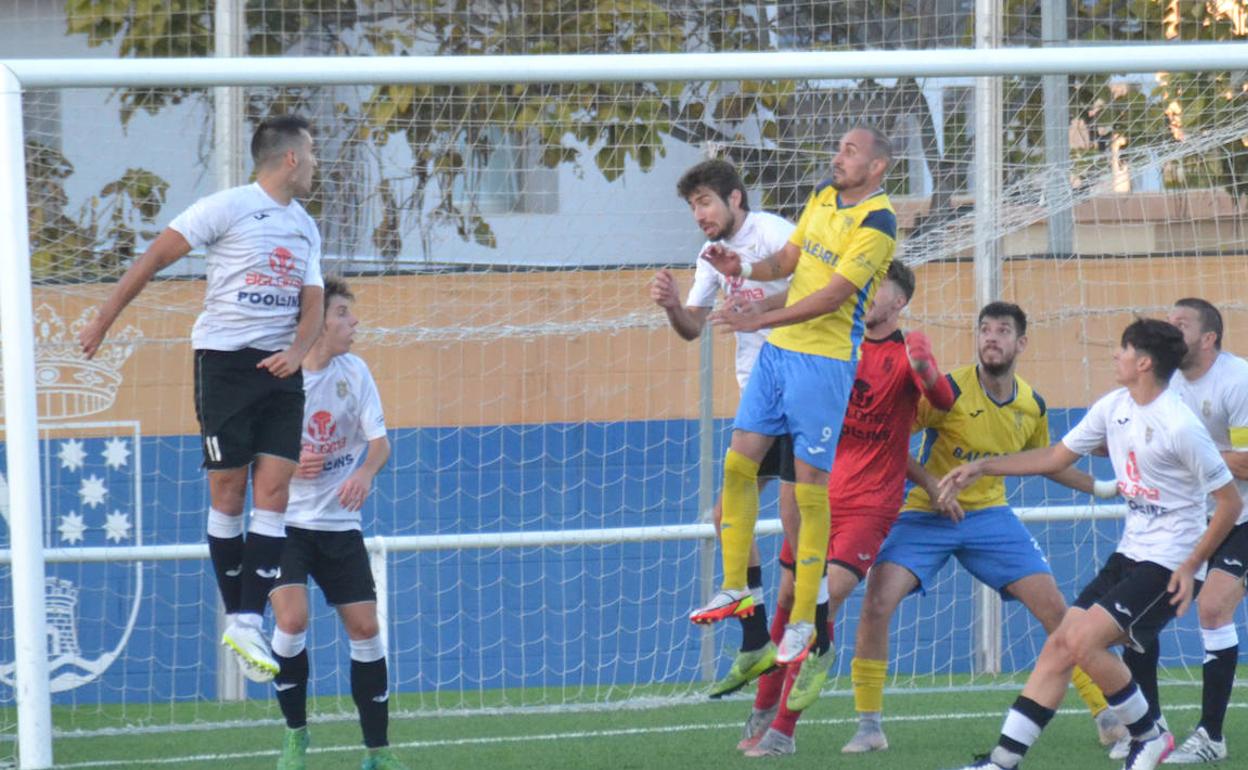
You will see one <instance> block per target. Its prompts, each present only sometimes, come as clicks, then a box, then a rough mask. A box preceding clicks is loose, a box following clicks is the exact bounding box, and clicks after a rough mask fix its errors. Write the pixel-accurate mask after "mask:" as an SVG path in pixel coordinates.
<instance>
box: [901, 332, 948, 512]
mask: <svg viewBox="0 0 1248 770" xmlns="http://www.w3.org/2000/svg"><path fill="white" fill-rule="evenodd" d="M906 357H907V358H909V359H910V370H911V371H912V372H914V375H915V381H916V382H917V384H918V385H919V389H920V391H922V393H923V396H924V398H926V399H927V401H928V403H930V404H931V405H932V406H934V407H936V408H937V409H939V410H941V411H942V412H947V411H949V410H950V409H952V408H953V401H954V399H955V396H954V393H953V385H952V383H950V381H949V378H948V377H945V376H943V375H941V373H940V366H938V365H937V363H936V356H935V355H934V354H933V353H932V343H931V340H929V339H928V338H927V335H926V334H924V333H923V332H921V331H912V332H909V333H908V334H906ZM933 499H935V498H933Z"/></svg>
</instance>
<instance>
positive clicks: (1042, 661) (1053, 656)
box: [1036, 628, 1075, 671]
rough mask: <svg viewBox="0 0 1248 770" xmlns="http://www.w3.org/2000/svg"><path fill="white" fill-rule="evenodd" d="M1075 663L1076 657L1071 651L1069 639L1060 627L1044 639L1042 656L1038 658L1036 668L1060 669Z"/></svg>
mask: <svg viewBox="0 0 1248 770" xmlns="http://www.w3.org/2000/svg"><path fill="white" fill-rule="evenodd" d="M1074 665H1075V657H1074V655H1073V654H1072V652H1071V649H1070V644H1069V640H1068V638H1067V636H1066V633H1065V631H1064V630H1063V629H1060V628H1059V629H1058V630H1057V631H1056V632H1055V633H1054V634H1053V635H1052V636H1050V637H1049V638H1048V639H1046V640H1045V641H1044V647H1043V648H1042V649H1041V650H1040V657H1039V658H1038V659H1037V660H1036V668H1038V669H1040V668H1043V669H1045V670H1049V671H1060V670H1065V669H1068V668H1071V667H1072V666H1074Z"/></svg>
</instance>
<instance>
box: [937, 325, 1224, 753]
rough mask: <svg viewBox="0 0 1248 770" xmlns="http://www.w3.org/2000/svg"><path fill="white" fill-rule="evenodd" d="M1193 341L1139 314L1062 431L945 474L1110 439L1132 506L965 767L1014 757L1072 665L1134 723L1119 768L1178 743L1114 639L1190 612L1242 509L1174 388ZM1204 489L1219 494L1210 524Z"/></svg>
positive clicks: (1017, 464) (1034, 461) (1074, 454)
mask: <svg viewBox="0 0 1248 770" xmlns="http://www.w3.org/2000/svg"><path fill="white" fill-rule="evenodd" d="M1186 351H1187V347H1186V345H1185V344H1184V342H1183V335H1182V334H1181V333H1180V332H1179V331H1178V329H1176V328H1174V327H1173V326H1171V325H1170V324H1168V323H1166V322H1164V321H1158V320H1155V319H1139V320H1137V321H1135V322H1134V323H1132V324H1131V325H1129V326H1128V327H1127V328H1126V330H1124V331H1123V333H1122V341H1121V345H1120V347H1119V349H1118V350H1117V351H1116V352H1115V353H1114V374H1115V379H1116V380H1117V381H1118V383H1119V384H1120V385H1122V386H1123V387H1122V388H1119V389H1118V390H1115V391H1113V392H1111V393H1109V394H1107V395H1105V396H1103V397H1102V398H1101V399H1099V400H1098V401H1097V402H1096V403H1095V404H1093V405H1092V408H1091V409H1089V410H1088V413H1087V414H1086V415H1085V416H1084V418H1083V419H1082V420H1080V421H1079V424H1078V425H1076V426H1075V427H1074V428H1073V429H1072V430H1071V431H1070V432H1069V433H1067V434H1066V436H1065V437H1064V438H1063V439H1062V440H1061V441H1060V442H1058V443H1056V444H1053V445H1051V446H1048V447H1044V448H1041V449H1033V450H1031V451H1028V452H1022V453H1019V454H1013V455H1005V456H1001V457H992V458H986V459H982V460H977V461H975V462H973V463H968V464H967V465H963V466H960V467H958V468H955V469H954V470H952V471H950V472H949V473H948V474H946V476H945V478H944V479H942V480H941V483H940V486H941V497H942V499H944V498H945V497H947V496H949V495H956V494H957V492H958V490H959V489H961V488H963V487H964V486H966V485H967V484H969V483H970V482H971V481H973V480H974V479H976V478H978V477H979V476H981V475H985V474H987V475H994V476H1022V475H1031V474H1039V473H1052V472H1055V471H1058V470H1060V469H1062V468H1066V467H1069V466H1070V465H1072V464H1073V463H1074V462H1075V461H1076V460H1078V459H1079V457H1080V456H1081V455H1086V454H1089V453H1092V452H1095V451H1098V450H1099V449H1101V448H1102V447H1104V448H1106V449H1107V450H1108V452H1109V457H1110V460H1111V461H1112V462H1113V465H1114V475H1115V476H1116V477H1117V479H1118V491H1119V492H1120V493H1121V494H1122V496H1123V497H1124V498H1125V499H1126V501H1127V507H1128V513H1127V520H1126V526H1125V527H1124V530H1123V535H1122V539H1121V540H1120V541H1119V543H1118V549H1117V550H1116V551H1115V552H1114V553H1113V555H1111V556H1110V557H1109V560H1108V561H1107V562H1106V563H1105V566H1104V567H1102V568H1101V571H1100V572H1099V573H1097V575H1096V577H1094V578H1093V579H1092V582H1090V583H1089V584H1088V585H1087V586H1086V587H1085V588H1084V589H1083V591H1082V592H1081V593H1080V594H1079V597H1078V598H1077V599H1075V602H1074V604H1073V605H1072V606H1071V608H1070V609H1068V610H1067V611H1066V615H1065V616H1064V617H1063V618H1062V622H1061V625H1060V626H1058V629H1057V631H1055V632H1054V633H1053V634H1051V635H1050V636H1049V638H1048V640H1047V641H1046V642H1045V643H1044V648H1043V649H1042V650H1041V651H1040V657H1039V659H1038V660H1037V661H1036V667H1035V669H1034V670H1033V671H1032V674H1031V676H1030V677H1029V678H1028V679H1027V684H1026V686H1024V688H1023V693H1022V695H1020V696H1019V697H1018V699H1017V700H1015V701H1014V705H1013V707H1012V708H1011V709H1010V711H1009V714H1008V715H1007V716H1006V718H1005V723H1004V725H1003V726H1002V728H1001V736H1000V738H999V739H998V741H997V745H996V746H995V747H994V748H993V750H992V751H991V753H989V754H987V755H985V756H983V757H981V758H979V759H978V760H977V761H976V762H975V763H973V764H972V765H970V766H969V768H974V769H975V770H1000V769H1001V768H1007V769H1008V768H1015V767H1017V766H1018V765H1019V763H1020V762H1021V761H1022V759H1023V755H1024V754H1026V752H1027V749H1028V748H1030V747H1031V745H1032V744H1033V743H1034V742H1035V741H1036V739H1037V738H1038V737H1039V736H1040V732H1041V730H1043V729H1044V726H1045V725H1046V724H1047V723H1048V722H1049V720H1050V719H1052V718H1053V715H1054V714H1055V713H1056V709H1057V707H1058V705H1059V704H1060V703H1061V702H1062V698H1063V697H1064V696H1065V694H1066V689H1067V687H1069V685H1070V676H1071V670H1072V669H1073V668H1074V666H1075V665H1078V666H1080V667H1081V668H1082V669H1083V670H1084V671H1086V672H1087V673H1088V675H1089V676H1091V677H1092V680H1093V681H1094V682H1096V684H1097V685H1098V686H1099V687H1100V688H1101V689H1102V690H1103V691H1104V692H1105V695H1106V699H1107V700H1108V701H1109V704H1110V707H1111V708H1113V709H1114V711H1115V713H1117V715H1118V717H1119V719H1120V720H1121V721H1122V723H1123V724H1125V725H1126V726H1127V729H1128V730H1129V731H1130V733H1131V738H1132V740H1131V744H1130V748H1129V750H1128V753H1127V756H1126V764H1124V765H1123V768H1124V770H1153V769H1154V768H1156V767H1157V765H1159V764H1160V763H1161V761H1162V760H1163V759H1165V757H1166V755H1168V754H1169V753H1170V751H1171V750H1172V748H1173V747H1174V739H1173V737H1172V736H1171V735H1170V733H1169V732H1167V731H1166V730H1165V729H1164V727H1163V726H1162V725H1160V724H1158V722H1157V720H1156V719H1154V717H1153V715H1152V714H1151V713H1150V709H1149V704H1148V701H1147V699H1146V698H1145V696H1144V694H1143V692H1141V690H1140V688H1139V686H1138V685H1137V684H1136V682H1135V680H1134V678H1133V677H1132V676H1131V672H1130V671H1129V670H1128V669H1127V666H1126V664H1124V663H1123V662H1122V660H1121V659H1120V658H1118V656H1117V655H1115V654H1114V653H1113V652H1112V651H1111V650H1110V648H1111V647H1113V646H1114V645H1118V644H1121V645H1126V646H1130V647H1134V648H1135V649H1137V650H1138V649H1141V648H1142V647H1143V646H1144V645H1147V644H1149V643H1150V642H1152V641H1153V640H1154V639H1156V638H1157V634H1158V633H1159V632H1160V631H1161V629H1162V628H1163V627H1164V626H1165V625H1166V624H1167V623H1169V622H1170V620H1171V619H1173V618H1174V617H1175V616H1176V615H1181V614H1183V613H1184V612H1186V610H1187V607H1188V605H1189V604H1190V603H1191V601H1192V594H1193V592H1194V588H1195V584H1196V581H1197V580H1199V579H1200V578H1201V577H1202V576H1203V574H1204V569H1205V562H1206V561H1208V559H1209V557H1210V556H1212V555H1213V553H1214V551H1215V550H1217V548H1218V546H1219V545H1220V544H1221V543H1222V541H1223V540H1225V539H1226V535H1227V533H1229V532H1230V531H1231V528H1232V527H1233V526H1235V520H1236V519H1237V518H1238V517H1239V515H1240V512H1241V510H1242V508H1243V503H1242V501H1241V499H1240V496H1239V490H1238V489H1237V488H1236V487H1235V483H1234V479H1233V478H1232V476H1231V472H1230V470H1229V469H1227V467H1226V462H1225V461H1223V459H1222V456H1221V455H1220V454H1219V453H1218V450H1217V447H1215V446H1214V443H1213V439H1211V438H1210V436H1209V432H1208V431H1206V430H1205V429H1204V426H1203V425H1201V423H1200V420H1199V419H1197V417H1196V415H1194V414H1193V413H1192V410H1190V409H1188V408H1187V406H1186V405H1185V404H1184V403H1183V402H1182V400H1181V399H1180V398H1179V396H1178V395H1177V394H1175V393H1174V392H1173V391H1171V390H1169V388H1168V386H1169V383H1170V377H1171V375H1173V374H1174V372H1175V370H1176V369H1178V367H1179V363H1180V362H1181V361H1182V359H1183V355H1184V354H1185V353H1186ZM1207 495H1213V499H1214V501H1215V509H1214V513H1213V518H1212V520H1210V521H1209V522H1208V526H1206V496H1207ZM969 768H968V770H969Z"/></svg>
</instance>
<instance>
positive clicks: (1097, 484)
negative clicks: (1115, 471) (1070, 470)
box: [1092, 479, 1118, 500]
mask: <svg viewBox="0 0 1248 770" xmlns="http://www.w3.org/2000/svg"><path fill="white" fill-rule="evenodd" d="M1092 494H1093V495H1094V496H1096V497H1099V498H1101V499H1102V500H1104V499H1106V498H1110V497H1117V496H1118V482H1117V481H1113V480H1110V479H1098V480H1096V481H1094V482H1092Z"/></svg>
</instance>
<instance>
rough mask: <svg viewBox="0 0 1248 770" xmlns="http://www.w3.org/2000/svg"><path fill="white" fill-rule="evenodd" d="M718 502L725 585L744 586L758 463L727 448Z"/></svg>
mask: <svg viewBox="0 0 1248 770" xmlns="http://www.w3.org/2000/svg"><path fill="white" fill-rule="evenodd" d="M825 499H826V498H825ZM720 503H721V505H722V506H723V509H724V518H723V520H722V521H721V522H720V525H719V542H720V554H721V557H722V558H723V560H724V588H734V589H738V590H741V589H744V588H745V587H746V567H747V566H748V564H749V561H750V544H751V543H753V542H754V523H755V522H756V521H758V463H756V462H754V461H753V460H751V459H750V458H748V457H746V456H745V455H743V454H738V453H737V452H734V451H733V450H731V449H729V450H728V456H727V457H725V458H724V496H723V497H722V498H721V500H720ZM825 518H827V517H826V516H825ZM825 539H826V538H825ZM812 607H813V605H812ZM812 617H813V609H812Z"/></svg>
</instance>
